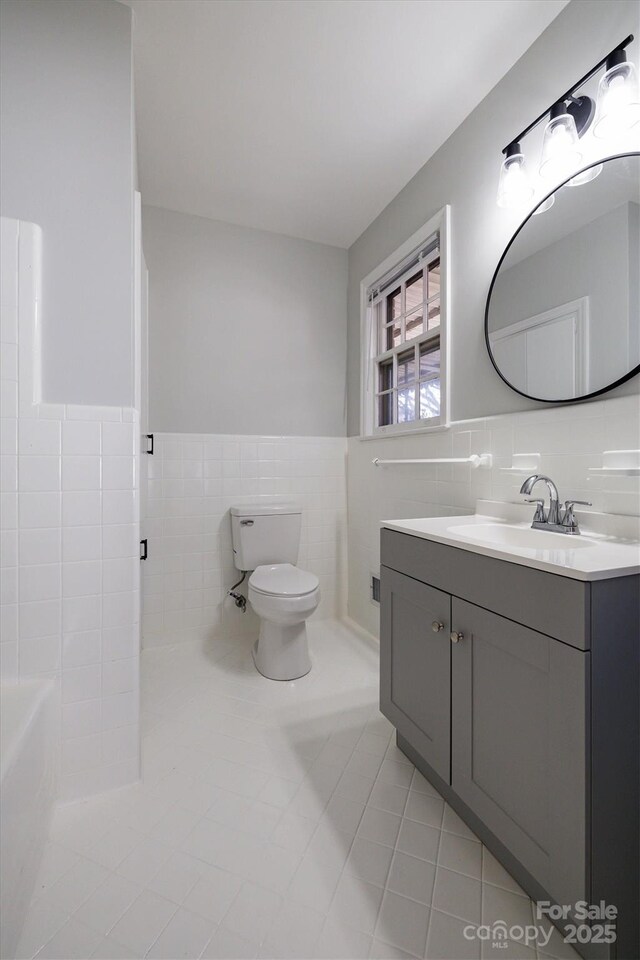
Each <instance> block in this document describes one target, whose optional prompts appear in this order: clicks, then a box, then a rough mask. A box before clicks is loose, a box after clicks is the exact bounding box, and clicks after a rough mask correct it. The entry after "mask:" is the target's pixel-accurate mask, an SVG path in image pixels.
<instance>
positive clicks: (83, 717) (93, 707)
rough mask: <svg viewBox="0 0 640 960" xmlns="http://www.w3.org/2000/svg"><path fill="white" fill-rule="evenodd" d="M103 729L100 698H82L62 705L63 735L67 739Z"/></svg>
mask: <svg viewBox="0 0 640 960" xmlns="http://www.w3.org/2000/svg"><path fill="white" fill-rule="evenodd" d="M101 729H102V710H101V701H100V700H81V701H79V702H78V703H65V704H63V707H62V736H63V739H65V740H72V739H77V738H81V737H85V736H89V735H91V734H95V733H99V732H100V730H101Z"/></svg>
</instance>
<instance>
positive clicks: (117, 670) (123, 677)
mask: <svg viewBox="0 0 640 960" xmlns="http://www.w3.org/2000/svg"><path fill="white" fill-rule="evenodd" d="M137 685H138V659H137V657H132V658H131V659H129V660H109V661H107V662H105V663H103V664H102V695H103V696H104V697H111V696H114V694H118V693H129V692H130V691H131V690H135V689H137Z"/></svg>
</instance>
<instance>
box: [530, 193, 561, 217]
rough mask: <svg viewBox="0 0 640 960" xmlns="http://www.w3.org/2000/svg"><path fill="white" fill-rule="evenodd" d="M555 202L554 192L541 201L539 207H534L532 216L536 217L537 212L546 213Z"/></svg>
mask: <svg viewBox="0 0 640 960" xmlns="http://www.w3.org/2000/svg"><path fill="white" fill-rule="evenodd" d="M555 202H556V197H555V194H554V193H552V194H551V196H550V197H547V199H546V200H545V201H544V202H543V203H541V204H540V206H539V207H536V209H535V210H534V211H533V215H534V217H537V216H538V214H539V213H546V212H547V210H551V207H552V206H553V205H554V203H555Z"/></svg>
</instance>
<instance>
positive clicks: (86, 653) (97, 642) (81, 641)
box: [62, 630, 101, 670]
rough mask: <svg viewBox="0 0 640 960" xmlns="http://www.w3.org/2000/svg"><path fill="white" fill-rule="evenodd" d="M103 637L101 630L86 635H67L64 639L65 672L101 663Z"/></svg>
mask: <svg viewBox="0 0 640 960" xmlns="http://www.w3.org/2000/svg"><path fill="white" fill-rule="evenodd" d="M100 659H101V636H100V631H99V630H87V631H85V632H84V633H65V634H64V636H63V638H62V664H63V667H64V669H65V670H67V669H69V668H70V667H85V666H88V665H89V664H94V663H100Z"/></svg>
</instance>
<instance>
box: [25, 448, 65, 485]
mask: <svg viewBox="0 0 640 960" xmlns="http://www.w3.org/2000/svg"><path fill="white" fill-rule="evenodd" d="M18 469H19V470H20V491H21V492H23V493H39V492H45V491H53V490H59V489H60V457H39V456H25V457H23V456H21V457H20V459H19V467H18Z"/></svg>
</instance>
